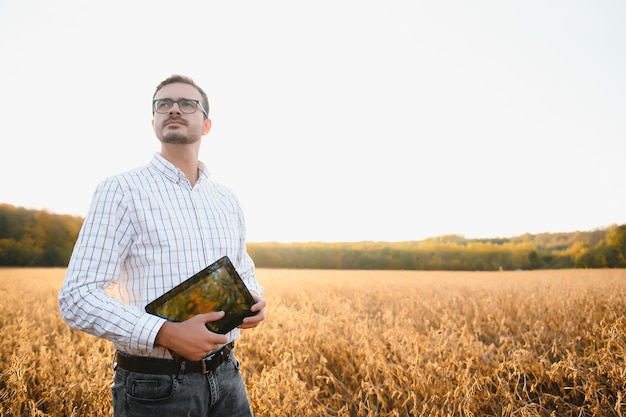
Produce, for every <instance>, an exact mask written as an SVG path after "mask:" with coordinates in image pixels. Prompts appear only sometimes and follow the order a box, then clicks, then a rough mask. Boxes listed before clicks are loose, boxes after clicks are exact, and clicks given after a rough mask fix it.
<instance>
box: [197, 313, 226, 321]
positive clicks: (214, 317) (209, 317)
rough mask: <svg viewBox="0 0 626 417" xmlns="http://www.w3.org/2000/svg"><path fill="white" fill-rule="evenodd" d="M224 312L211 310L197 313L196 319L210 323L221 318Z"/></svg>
mask: <svg viewBox="0 0 626 417" xmlns="http://www.w3.org/2000/svg"><path fill="white" fill-rule="evenodd" d="M225 314H226V313H224V312H223V311H212V312H210V313H205V314H198V315H197V316H196V317H197V318H198V320H202V323H210V322H212V321H217V320H219V319H221V318H222V317H224V315H225Z"/></svg>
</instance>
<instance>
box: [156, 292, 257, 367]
mask: <svg viewBox="0 0 626 417" xmlns="http://www.w3.org/2000/svg"><path fill="white" fill-rule="evenodd" d="M255 305H256V304H255ZM253 307H254V306H253ZM222 317H224V312H223V311H217V312H212V313H206V314H198V315H196V316H193V317H192V318H190V319H188V320H185V321H183V322H180V323H175V322H171V321H168V322H165V324H163V326H162V327H161V330H159V333H158V334H157V337H156V340H155V344H156V345H158V346H163V347H165V348H168V349H170V350H173V351H174V352H176V353H178V354H179V355H180V356H182V357H184V358H185V359H188V360H190V361H199V360H200V359H202V358H203V357H204V356H205V355H206V354H207V353H209V352H210V351H212V350H215V349H217V348H219V347H220V346H221V345H223V344H225V343H226V342H228V338H227V337H226V336H225V335H223V334H218V333H213V332H212V331H210V330H209V329H207V328H206V326H205V324H206V323H209V322H212V321H216V320H219V319H221V318H222Z"/></svg>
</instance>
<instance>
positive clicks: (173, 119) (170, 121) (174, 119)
mask: <svg viewBox="0 0 626 417" xmlns="http://www.w3.org/2000/svg"><path fill="white" fill-rule="evenodd" d="M171 124H180V125H183V126H187V121H186V120H185V119H181V118H180V117H169V118H167V119H165V120H164V121H163V126H167V125H171Z"/></svg>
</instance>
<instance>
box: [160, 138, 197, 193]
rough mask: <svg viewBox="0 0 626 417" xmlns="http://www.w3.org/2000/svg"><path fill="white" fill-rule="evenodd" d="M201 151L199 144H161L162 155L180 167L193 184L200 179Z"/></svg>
mask: <svg viewBox="0 0 626 417" xmlns="http://www.w3.org/2000/svg"><path fill="white" fill-rule="evenodd" d="M199 153H200V147H199V146H193V145H178V144H162V146H161V156H162V157H163V158H165V159H167V160H168V161H169V162H171V163H172V164H174V165H175V166H176V167H177V168H178V169H180V170H181V171H182V172H183V174H185V176H186V177H187V179H188V180H189V183H190V184H191V185H194V184H195V183H196V181H198V176H199V172H198V166H199V164H198V155H199Z"/></svg>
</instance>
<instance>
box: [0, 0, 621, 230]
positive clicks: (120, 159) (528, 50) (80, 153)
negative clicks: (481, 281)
mask: <svg viewBox="0 0 626 417" xmlns="http://www.w3.org/2000/svg"><path fill="white" fill-rule="evenodd" d="M624 22H626V2H624V1H622V0H613V1H603V0H588V1H572V0H555V1H550V2H546V1H539V0H524V1H500V0H481V1H465V0H458V1H452V0H443V1H441V0H437V1H434V0H432V1H418V0H406V1H400V0H384V1H383V0H380V1H371V0H370V1H367V0H350V1H349V0H343V1H342V0H317V1H308V2H306V1H289V0H282V1H279V0H266V1H258V0H256V1H251V0H242V1H228V2H227V1H210V0H198V1H184V0H181V1H177V2H172V1H167V2H165V1H162V0H158V1H154V0H153V1H150V2H147V1H146V2H133V1H124V2H121V1H118V0H114V1H107V2H95V1H80V0H61V1H46V0H0V61H1V63H0V126H1V130H0V141H1V147H0V178H2V180H1V181H2V182H1V186H0V202H5V203H9V204H14V205H17V206H25V207H29V208H36V209H41V208H45V209H48V210H50V211H53V212H57V213H70V214H78V215H81V216H84V215H85V214H86V212H87V208H88V206H89V202H90V200H91V195H92V193H93V191H94V189H95V186H96V185H97V183H98V182H100V181H101V180H102V179H104V178H105V177H107V176H110V175H114V174H116V173H118V172H120V171H123V170H127V169H131V168H134V167H136V166H139V165H143V164H145V163H147V162H148V161H149V160H150V158H151V157H152V154H153V153H154V152H156V151H157V150H158V149H159V143H158V141H157V139H156V138H155V137H154V135H153V132H152V129H151V125H150V120H151V112H150V105H151V104H150V101H151V97H152V94H153V92H154V88H155V86H156V85H157V84H158V83H159V82H160V81H161V80H162V79H164V78H166V77H167V76H169V75H170V74H173V73H182V74H186V75H189V76H191V77H193V78H194V79H195V80H196V81H197V82H198V83H199V84H200V85H201V86H203V87H204V89H205V91H207V93H208V94H209V100H210V105H211V119H212V121H213V129H212V131H211V132H210V133H209V135H208V136H206V137H205V139H204V144H203V150H202V153H201V159H202V160H203V161H204V162H205V163H207V164H208V165H209V168H210V170H211V172H212V177H213V178H214V179H215V180H217V181H219V182H222V183H224V184H226V185H228V186H230V187H231V188H232V189H233V190H234V191H235V192H236V193H237V195H238V196H239V198H240V200H241V202H242V205H243V207H244V210H245V213H246V220H247V224H248V240H249V241H253V242H258V241H285V242H289V241H360V240H381V241H398V240H420V239H424V238H427V237H433V236H439V235H443V234H449V233H456V234H462V235H465V236H466V237H501V236H506V237H508V236H514V235H519V234H523V233H526V232H529V233H540V232H572V231H576V230H592V229H595V228H597V227H604V226H608V225H611V224H623V223H626V189H625V187H624V182H625V179H626V164H625V163H624V160H625V156H626V123H625V121H626V118H625V117H624V116H625V111H626V81H625V80H626V77H625V76H624V74H626V49H625V48H626V25H625V24H624Z"/></svg>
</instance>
